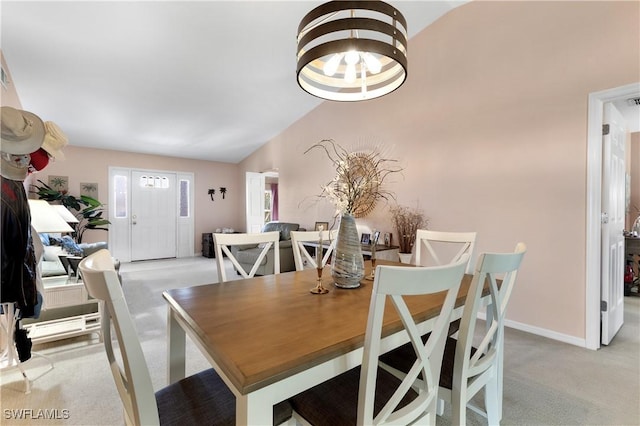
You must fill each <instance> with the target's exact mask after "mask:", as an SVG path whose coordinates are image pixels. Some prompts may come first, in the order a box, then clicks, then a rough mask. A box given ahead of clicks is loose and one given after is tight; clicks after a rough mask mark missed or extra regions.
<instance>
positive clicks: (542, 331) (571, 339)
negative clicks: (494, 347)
mask: <svg viewBox="0 0 640 426" xmlns="http://www.w3.org/2000/svg"><path fill="white" fill-rule="evenodd" d="M478 318H481V319H483V320H486V318H487V317H486V313H485V312H478ZM504 325H505V326H506V327H510V328H514V329H516V330H520V331H525V332H527V333H531V334H535V335H537V336H542V337H546V338H548V339H552V340H557V341H559V342H564V343H568V344H570V345H574V346H579V347H581V348H586V347H587V341H586V339H582V338H578V337H575V336H569V335H568V334H562V333H558V332H557V331H553V330H548V329H546V328H541V327H535V326H533V325H529V324H524V323H521V322H517V321H513V320H505V321H504Z"/></svg>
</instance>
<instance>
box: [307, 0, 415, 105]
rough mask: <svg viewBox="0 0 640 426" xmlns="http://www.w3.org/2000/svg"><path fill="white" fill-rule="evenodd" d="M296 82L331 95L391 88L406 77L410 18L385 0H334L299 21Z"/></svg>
mask: <svg viewBox="0 0 640 426" xmlns="http://www.w3.org/2000/svg"><path fill="white" fill-rule="evenodd" d="M297 57H298V66H297V75H298V84H299V85H300V87H301V88H302V89H304V90H305V91H307V92H309V93H310V94H312V95H314V96H318V97H320V98H323V99H328V100H332V101H344V102H350V101H362V100H366V99H374V98H378V97H380V96H384V95H386V94H388V93H391V92H393V91H394V90H396V89H397V88H398V87H400V86H401V85H402V83H404V81H405V80H406V78H407V21H406V20H405V18H404V16H402V13H400V12H399V11H398V10H397V9H396V8H394V7H393V6H391V5H389V4H387V3H385V2H383V1H330V2H328V3H324V4H322V5H320V6H318V7H316V8H315V9H313V10H312V11H311V12H309V13H308V14H307V15H306V16H305V17H304V18H303V19H302V21H301V22H300V25H299V26H298V54H297Z"/></svg>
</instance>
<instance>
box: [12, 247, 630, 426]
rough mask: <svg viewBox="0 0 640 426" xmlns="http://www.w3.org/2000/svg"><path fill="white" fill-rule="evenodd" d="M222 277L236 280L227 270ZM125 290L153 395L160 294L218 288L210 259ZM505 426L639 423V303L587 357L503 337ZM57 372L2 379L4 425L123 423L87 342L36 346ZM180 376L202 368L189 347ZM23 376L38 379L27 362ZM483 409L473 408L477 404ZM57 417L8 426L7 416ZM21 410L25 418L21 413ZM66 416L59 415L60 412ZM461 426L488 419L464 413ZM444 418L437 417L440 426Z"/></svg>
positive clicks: (510, 334) (146, 273)
mask: <svg viewBox="0 0 640 426" xmlns="http://www.w3.org/2000/svg"><path fill="white" fill-rule="evenodd" d="M227 266H228V268H227V271H228V276H229V277H236V275H235V273H234V272H233V271H232V269H231V267H230V264H228V265H227ZM121 274H122V281H123V288H124V292H125V296H126V298H127V301H128V303H129V308H130V310H131V312H132V315H133V316H134V319H135V321H136V326H137V328H138V334H139V336H140V341H141V343H142V347H143V350H144V353H145V357H146V359H147V363H148V365H149V370H150V373H151V378H152V381H153V385H154V388H156V389H158V388H161V387H162V386H164V385H165V384H166V323H167V318H166V315H167V308H166V305H165V302H164V299H163V298H162V291H164V290H165V289H170V288H178V287H186V286H193V285H201V284H206V283H210V282H216V281H217V273H216V266H215V259H208V258H204V257H195V258H189V259H174V260H167V261H149V262H136V263H127V264H123V265H122V268H121ZM505 334H506V344H505V373H504V389H505V394H504V410H503V411H504V416H503V421H502V424H503V425H638V424H640V297H627V298H625V324H624V326H623V328H622V330H621V331H620V332H619V333H618V335H617V336H616V337H615V339H614V341H613V342H612V344H611V345H610V346H608V347H604V348H602V349H601V350H599V351H590V350H587V349H582V348H578V347H575V346H571V345H568V344H564V343H560V342H556V341H553V340H549V339H546V338H542V337H538V336H534V335H531V334H528V333H524V332H520V331H517V330H512V329H507V330H506V333H505ZM34 350H35V351H37V352H39V353H42V354H45V355H47V356H50V357H51V358H52V359H53V360H54V362H55V364H56V368H55V370H53V371H52V372H51V373H49V374H47V375H45V376H44V377H41V378H39V379H38V380H36V381H35V382H34V384H33V390H32V392H31V394H29V395H25V394H24V392H23V382H22V381H21V376H20V375H19V373H18V372H17V371H16V370H9V371H4V372H2V375H1V376H0V379H1V383H2V385H1V387H0V398H1V400H0V406H1V409H2V413H1V414H0V424H2V425H121V424H123V418H122V408H121V403H120V399H119V397H118V394H117V391H116V388H115V385H114V383H113V378H112V376H111V373H110V371H109V367H108V364H107V361H106V356H105V355H104V347H103V346H102V344H100V343H99V342H98V339H97V338H96V337H93V336H85V337H78V338H74V339H67V340H63V341H59V342H52V343H49V344H44V345H38V346H36V347H34ZM187 360H188V362H187V373H193V372H196V371H200V370H202V369H205V368H208V363H207V361H206V360H205V359H204V357H203V356H202V355H201V354H200V353H199V351H198V350H197V349H196V348H195V346H194V345H192V344H188V346H187ZM29 363H30V364H32V365H30V366H29V369H28V371H29V372H32V373H37V371H38V370H39V369H40V368H41V367H39V366H40V365H42V364H43V363H42V361H41V360H38V359H37V358H35V357H34V359H33V360H32V361H29ZM480 403H481V402H480ZM41 409H46V410H49V411H48V414H49V415H51V414H53V415H57V417H68V418H59V419H43V418H39V419H34V418H27V419H22V420H17V419H15V418H14V417H15V414H17V413H23V414H26V415H28V416H30V417H36V416H38V415H44V412H42V411H38V410H41ZM25 410H31V412H29V411H25ZM64 410H67V411H64ZM467 412H468V424H470V425H476V424H486V421H484V419H482V418H481V417H479V416H478V415H476V414H475V413H473V412H471V411H470V410H467ZM448 416H449V410H448V409H447V410H445V415H444V416H443V417H442V418H440V417H439V418H438V424H441V425H448V424H450V422H449V421H448V419H449V417H448Z"/></svg>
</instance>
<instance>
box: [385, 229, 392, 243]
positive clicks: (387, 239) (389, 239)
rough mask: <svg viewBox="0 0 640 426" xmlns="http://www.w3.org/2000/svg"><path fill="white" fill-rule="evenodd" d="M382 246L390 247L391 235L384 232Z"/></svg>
mask: <svg viewBox="0 0 640 426" xmlns="http://www.w3.org/2000/svg"><path fill="white" fill-rule="evenodd" d="M384 245H385V246H390V245H391V233H390V232H385V233H384Z"/></svg>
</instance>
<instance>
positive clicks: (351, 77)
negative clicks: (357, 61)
mask: <svg viewBox="0 0 640 426" xmlns="http://www.w3.org/2000/svg"><path fill="white" fill-rule="evenodd" d="M344 80H345V81H346V82H347V83H353V82H354V81H356V66H355V65H354V64H347V70H346V71H345V72H344Z"/></svg>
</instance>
